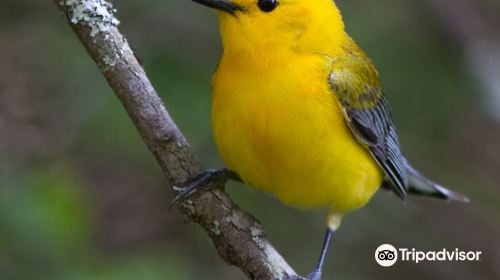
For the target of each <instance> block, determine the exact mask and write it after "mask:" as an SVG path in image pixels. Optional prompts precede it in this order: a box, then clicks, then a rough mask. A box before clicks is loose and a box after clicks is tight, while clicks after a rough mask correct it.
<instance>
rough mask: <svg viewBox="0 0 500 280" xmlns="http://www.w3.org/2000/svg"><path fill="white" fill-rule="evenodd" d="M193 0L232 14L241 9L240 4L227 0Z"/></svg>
mask: <svg viewBox="0 0 500 280" xmlns="http://www.w3.org/2000/svg"><path fill="white" fill-rule="evenodd" d="M193 1H194V2H196V3H200V4H202V5H204V6H207V7H210V8H214V9H217V10H221V11H224V12H227V13H230V14H232V15H234V13H236V11H243V9H242V8H241V7H240V6H238V5H236V4H234V3H233V2H231V1H229V0H193Z"/></svg>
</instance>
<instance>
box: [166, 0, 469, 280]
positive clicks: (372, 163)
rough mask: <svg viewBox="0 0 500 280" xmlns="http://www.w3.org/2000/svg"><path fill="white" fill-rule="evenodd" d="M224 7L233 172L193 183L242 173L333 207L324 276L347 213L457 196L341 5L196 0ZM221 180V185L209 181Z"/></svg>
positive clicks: (222, 93)
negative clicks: (403, 132) (389, 202)
mask: <svg viewBox="0 0 500 280" xmlns="http://www.w3.org/2000/svg"><path fill="white" fill-rule="evenodd" d="M194 1H195V2H198V3H201V4H203V5H205V6H208V7H211V8H214V9H216V10H217V14H218V17H219V20H220V33H221V37H222V44H223V48H224V53H223V56H222V58H221V60H220V63H219V66H218V68H217V71H216V72H215V75H214V77H213V82H212V88H213V92H212V125H213V131H214V136H215V142H216V145H217V148H218V150H219V152H220V155H221V157H222V159H223V160H224V162H225V163H226V165H227V167H228V169H220V170H209V171H207V172H203V173H202V174H200V175H199V176H196V177H195V178H192V179H190V180H189V183H188V184H185V185H187V187H186V188H185V189H184V190H183V191H182V192H181V193H180V194H179V196H178V197H177V198H176V200H175V201H174V203H178V202H180V201H182V200H183V199H185V198H186V197H188V196H190V195H191V194H193V193H194V192H196V191H198V190H199V189H200V188H201V186H206V185H207V184H206V183H207V181H210V180H212V181H214V180H215V181H225V180H227V179H237V180H241V181H242V182H244V183H246V184H248V185H250V186H253V187H255V188H257V189H260V190H263V191H266V192H269V193H272V194H274V195H275V196H276V197H278V198H279V200H281V201H282V202H283V203H284V204H286V205H292V206H296V207H300V208H316V209H317V208H319V209H326V210H327V215H326V226H327V234H326V238H325V242H324V245H323V249H322V251H321V256H320V260H319V262H318V265H317V267H316V269H315V270H314V271H313V272H312V273H311V274H310V275H309V276H308V277H307V278H302V277H301V278H299V279H311V280H317V279H320V278H321V271H322V266H323V262H324V258H325V255H326V251H327V248H328V246H329V243H330V240H331V238H332V234H333V232H334V231H335V230H336V229H337V228H338V227H339V225H340V222H341V219H342V217H343V216H344V215H345V214H347V213H349V212H351V211H353V210H355V209H358V208H360V207H363V206H364V205H365V204H366V203H367V202H368V201H369V200H370V199H371V198H372V197H373V195H374V194H375V192H376V191H377V190H378V189H379V188H380V186H384V187H386V188H392V190H393V191H394V192H395V193H396V194H397V195H398V196H399V197H401V198H403V199H404V198H405V197H406V196H407V194H408V193H414V194H420V195H429V196H435V197H438V198H443V199H447V200H457V201H467V198H466V197H464V196H462V195H460V194H457V193H454V192H452V191H450V190H447V189H445V188H444V187H442V186H440V185H438V184H435V183H433V182H431V181H430V180H428V179H427V178H425V177H424V176H422V175H421V174H420V173H419V172H418V171H416V170H415V169H414V168H413V167H411V165H410V164H409V163H408V161H407V160H406V159H405V158H404V156H403V155H402V154H401V151H400V148H399V143H398V137H397V135H396V129H395V127H394V124H393V121H392V119H391V114H390V110H389V106H388V103H387V101H386V99H385V97H384V95H383V93H382V89H381V86H380V81H379V76H378V73H377V70H376V69H375V66H374V65H373V63H372V62H371V60H370V59H369V58H368V57H367V55H366V54H365V53H364V52H363V51H362V50H361V49H360V48H359V47H358V46H357V45H356V43H355V42H354V41H353V39H351V37H349V35H348V34H346V32H345V30H344V24H343V21H342V17H341V14H340V12H339V10H338V8H337V7H336V5H335V3H334V1H332V0H194ZM208 185H211V184H208Z"/></svg>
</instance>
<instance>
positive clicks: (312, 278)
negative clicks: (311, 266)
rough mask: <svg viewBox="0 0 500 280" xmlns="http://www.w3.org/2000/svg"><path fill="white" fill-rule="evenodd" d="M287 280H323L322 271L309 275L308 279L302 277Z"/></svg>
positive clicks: (296, 276)
mask: <svg viewBox="0 0 500 280" xmlns="http://www.w3.org/2000/svg"><path fill="white" fill-rule="evenodd" d="M287 280H321V271H320V270H315V271H313V272H312V273H311V274H309V275H307V277H302V276H298V275H295V276H291V277H288V278H287Z"/></svg>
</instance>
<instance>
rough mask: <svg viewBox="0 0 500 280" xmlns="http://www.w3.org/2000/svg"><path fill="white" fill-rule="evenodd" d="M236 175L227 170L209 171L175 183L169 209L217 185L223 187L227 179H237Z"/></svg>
mask: <svg viewBox="0 0 500 280" xmlns="http://www.w3.org/2000/svg"><path fill="white" fill-rule="evenodd" d="M237 178H238V177H237V175H236V174H235V173H234V172H232V171H229V170H227V169H224V168H222V169H209V170H206V171H203V172H200V173H198V174H196V175H195V176H193V177H188V178H184V179H181V180H179V181H177V182H176V183H175V185H174V191H176V192H177V196H176V197H175V199H174V200H173V201H172V202H171V203H170V208H172V207H173V206H175V205H178V204H180V203H182V202H183V201H184V200H186V199H187V198H189V197H190V196H192V195H193V194H195V193H197V192H199V191H202V190H209V189H211V188H214V187H216V186H218V185H223V184H224V183H226V182H227V180H228V179H237Z"/></svg>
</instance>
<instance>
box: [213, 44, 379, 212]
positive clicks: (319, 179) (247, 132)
mask: <svg viewBox="0 0 500 280" xmlns="http://www.w3.org/2000/svg"><path fill="white" fill-rule="evenodd" d="M275 57H276V59H273V60H272V61H271V60H269V59H267V60H263V61H259V60H258V59H257V60H252V61H248V59H249V58H245V57H223V58H222V60H221V63H220V64H219V68H218V70H217V72H216V74H215V76H214V79H213V93H212V125H213V129H214V137H215V141H216V144H217V147H218V149H219V152H220V155H221V157H222V159H223V160H224V161H225V163H226V164H227V166H228V168H229V169H231V170H234V171H235V172H237V173H238V174H239V175H240V176H241V178H242V179H243V180H244V181H245V182H247V183H248V184H249V185H251V186H253V187H256V188H258V189H261V190H264V191H267V192H270V193H273V194H275V195H276V196H277V197H278V198H279V199H280V200H281V201H282V202H284V203H285V204H289V205H294V206H298V207H303V208H330V209H331V210H333V211H336V212H340V213H345V212H349V211H351V210H354V209H356V208H359V207H361V206H363V205H364V204H366V203H367V202H368V201H369V199H370V198H371V197H372V195H373V194H374V193H375V191H376V190H377V189H378V187H379V186H380V184H381V181H382V178H383V175H382V172H381V170H380V168H379V167H378V166H377V164H376V162H375V161H374V160H373V158H372V157H371V155H370V154H369V153H368V151H367V150H366V149H365V148H364V147H363V146H361V144H359V143H358V142H357V141H356V139H355V138H354V137H353V135H352V134H351V132H350V130H349V128H348V127H347V125H346V122H345V120H344V116H343V114H342V111H341V107H340V105H339V103H338V102H337V100H336V98H335V96H334V95H333V94H332V93H331V90H330V88H329V85H328V73H329V68H328V67H329V65H328V62H327V60H326V59H325V58H324V57H322V56H320V55H305V54H298V53H294V52H293V51H290V53H287V54H281V55H279V56H275ZM279 57H285V58H286V59H283V60H280V59H279Z"/></svg>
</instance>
